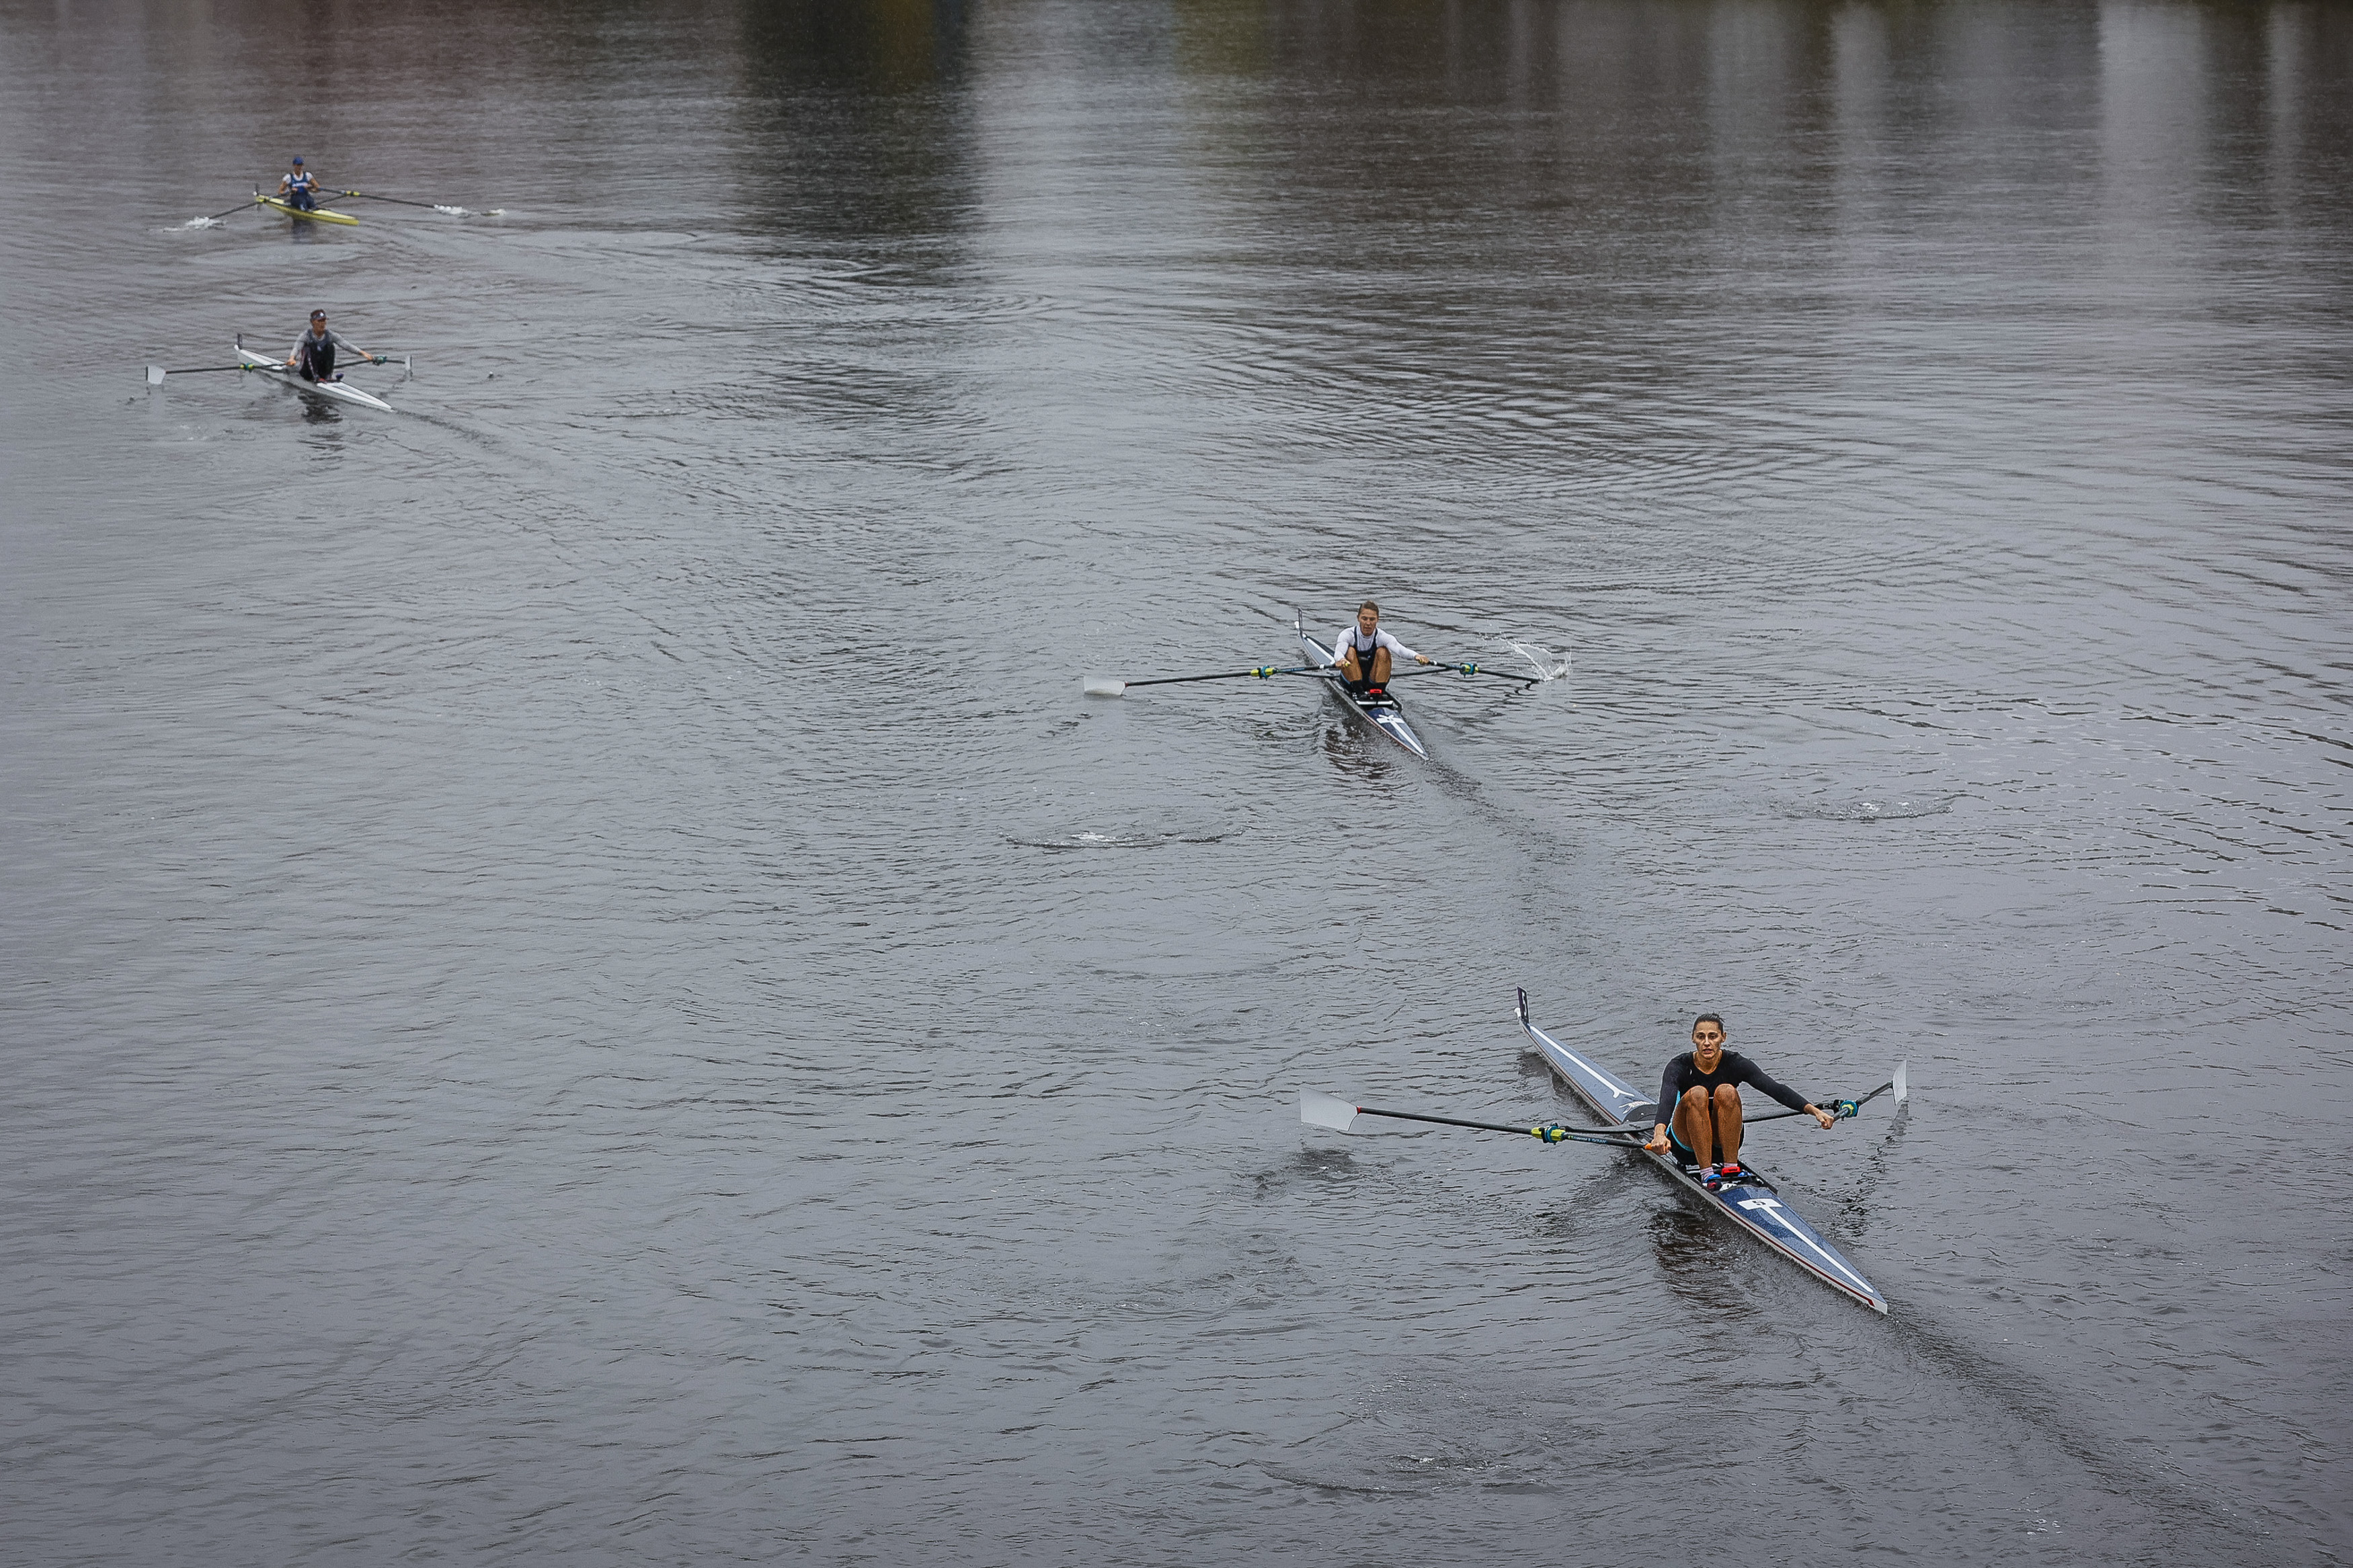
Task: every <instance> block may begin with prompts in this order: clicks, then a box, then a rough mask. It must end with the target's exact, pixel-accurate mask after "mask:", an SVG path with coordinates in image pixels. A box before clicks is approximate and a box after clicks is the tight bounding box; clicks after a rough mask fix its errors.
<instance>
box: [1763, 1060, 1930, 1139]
mask: <svg viewBox="0 0 2353 1568" xmlns="http://www.w3.org/2000/svg"><path fill="white" fill-rule="evenodd" d="M1911 1067H1912V1058H1909V1057H1906V1058H1904V1059H1903V1060H1902V1061H1900V1062H1897V1063H1896V1064H1895V1076H1894V1078H1891V1079H1888V1080H1887V1081H1886V1082H1885V1083H1883V1084H1881V1085H1880V1086H1879V1087H1878V1088H1877V1089H1873V1090H1872V1091H1871V1092H1870V1093H1869V1094H1866V1095H1864V1096H1863V1097H1862V1099H1861V1100H1832V1101H1831V1113H1832V1114H1833V1115H1835V1116H1836V1117H1837V1118H1838V1120H1840V1121H1852V1120H1853V1119H1854V1117H1855V1116H1856V1114H1857V1113H1858V1112H1860V1111H1861V1110H1862V1108H1863V1107H1864V1106H1866V1105H1869V1104H1870V1103H1871V1102H1872V1101H1873V1100H1877V1099H1878V1098H1879V1097H1880V1096H1881V1095H1883V1094H1885V1093H1887V1092H1889V1091H1890V1090H1893V1091H1894V1095H1895V1103H1896V1104H1898V1105H1901V1104H1903V1103H1904V1102H1905V1100H1909V1099H1910V1098H1911V1097H1912V1088H1911V1085H1910V1083H1909V1082H1907V1081H1906V1079H1907V1076H1908V1074H1909V1073H1910V1070H1911ZM1805 1114H1807V1113H1806V1112H1805V1111H1802V1110H1768V1111H1767V1112H1766V1113H1765V1114H1764V1115H1762V1116H1744V1117H1742V1118H1741V1119H1740V1121H1741V1125H1742V1126H1744V1127H1753V1126H1755V1125H1756V1124H1757V1122H1759V1121H1780V1120H1781V1119H1782V1118H1783V1117H1785V1116H1803V1115H1805Z"/></svg>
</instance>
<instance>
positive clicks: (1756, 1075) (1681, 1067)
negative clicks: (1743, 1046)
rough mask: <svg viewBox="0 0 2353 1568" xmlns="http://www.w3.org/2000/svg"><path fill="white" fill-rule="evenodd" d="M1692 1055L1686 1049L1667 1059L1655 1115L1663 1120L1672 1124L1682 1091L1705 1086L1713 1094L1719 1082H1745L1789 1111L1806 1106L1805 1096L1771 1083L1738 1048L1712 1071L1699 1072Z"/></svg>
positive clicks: (1780, 1084)
mask: <svg viewBox="0 0 2353 1568" xmlns="http://www.w3.org/2000/svg"><path fill="white" fill-rule="evenodd" d="M1692 1054H1693V1053H1691V1052H1690V1051H1685V1052H1684V1053H1683V1055H1681V1056H1679V1057H1677V1058H1675V1059H1674V1060H1672V1061H1671V1062H1669V1063H1668V1064H1667V1071H1666V1076H1665V1077H1663V1078H1662V1079H1660V1080H1659V1109H1658V1110H1657V1112H1656V1115H1657V1119H1658V1120H1659V1121H1662V1122H1669V1123H1672V1121H1674V1119H1675V1105H1676V1102H1677V1101H1679V1100H1682V1099H1683V1096H1684V1095H1685V1094H1687V1093H1689V1092H1690V1091H1691V1090H1693V1089H1702V1088H1704V1089H1706V1090H1707V1092H1708V1094H1709V1095H1710V1096H1711V1097H1713V1096H1714V1095H1715V1087H1716V1085H1718V1084H1721V1083H1730V1084H1746V1085H1747V1086H1748V1087H1749V1088H1751V1089H1755V1090H1757V1092H1758V1093H1759V1094H1769V1095H1771V1096H1772V1097H1773V1098H1774V1099H1775V1100H1779V1101H1780V1102H1781V1103H1782V1104H1784V1105H1786V1106H1788V1108H1789V1109H1790V1110H1805V1109H1806V1097H1805V1096H1804V1095H1802V1094H1799V1092H1798V1091H1797V1090H1796V1089H1791V1088H1790V1087H1789V1086H1788V1085H1787V1084H1783V1083H1776V1082H1774V1081H1773V1080H1772V1079H1769V1078H1767V1077H1766V1076H1765V1069H1764V1068H1760V1067H1758V1066H1757V1064H1756V1063H1755V1062H1752V1061H1750V1060H1749V1059H1748V1058H1746V1057H1744V1056H1742V1055H1741V1054H1740V1053H1739V1052H1738V1051H1726V1052H1725V1053H1724V1057H1723V1059H1722V1060H1720V1061H1718V1062H1717V1063H1716V1064H1715V1071H1714V1072H1702V1071H1700V1070H1699V1064H1698V1063H1696V1062H1694V1061H1693V1060H1692Z"/></svg>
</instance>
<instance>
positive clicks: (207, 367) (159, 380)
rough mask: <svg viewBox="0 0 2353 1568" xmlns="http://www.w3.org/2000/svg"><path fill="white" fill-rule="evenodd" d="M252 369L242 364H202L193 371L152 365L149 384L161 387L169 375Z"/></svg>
mask: <svg viewBox="0 0 2353 1568" xmlns="http://www.w3.org/2000/svg"><path fill="white" fill-rule="evenodd" d="M251 368H253V367H252V366H250V365H242V364H200V365H197V366H196V367H195V369H193V370H165V369H164V367H163V366H162V365H160V364H151V365H149V366H148V367H147V384H148V385H150V386H161V385H163V384H164V377H165V376H167V375H217V374H220V373H221V372H223V371H227V370H250V369H251Z"/></svg>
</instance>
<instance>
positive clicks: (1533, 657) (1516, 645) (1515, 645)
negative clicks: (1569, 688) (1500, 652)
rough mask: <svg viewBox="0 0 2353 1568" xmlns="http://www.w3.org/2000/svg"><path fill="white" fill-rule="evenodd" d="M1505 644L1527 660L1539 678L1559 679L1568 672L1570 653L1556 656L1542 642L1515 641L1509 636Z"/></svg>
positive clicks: (1505, 639) (1529, 666)
mask: <svg viewBox="0 0 2353 1568" xmlns="http://www.w3.org/2000/svg"><path fill="white" fill-rule="evenodd" d="M1504 647H1508V648H1510V649H1511V650H1512V651H1513V652H1514V653H1515V654H1518V655H1519V656H1520V657H1521V658H1524V659H1525V660H1527V663H1528V668H1530V669H1532V670H1534V671H1535V676H1536V679H1538V680H1559V679H1563V678H1564V677H1566V676H1567V674H1568V655H1567V654H1565V653H1564V654H1560V655H1557V656H1556V655H1555V654H1554V653H1553V651H1552V649H1550V648H1548V647H1544V646H1543V645H1541V644H1538V643H1524V642H1514V641H1513V640H1512V639H1511V638H1509V637H1505V638H1504Z"/></svg>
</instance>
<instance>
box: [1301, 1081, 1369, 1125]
mask: <svg viewBox="0 0 2353 1568" xmlns="http://www.w3.org/2000/svg"><path fill="white" fill-rule="evenodd" d="M1299 1120H1300V1121H1303V1122H1305V1123H1306V1124H1307V1125H1308V1126H1310V1127H1323V1128H1328V1129H1329V1130H1331V1131H1334V1132H1353V1131H1356V1107H1355V1106H1353V1105H1351V1104H1349V1103H1348V1102H1347V1101H1346V1100H1342V1099H1340V1098H1339V1097H1338V1096H1337V1095H1330V1094H1324V1093H1320V1092H1318V1091H1317V1090H1315V1089H1301V1090H1300V1091H1299Z"/></svg>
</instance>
